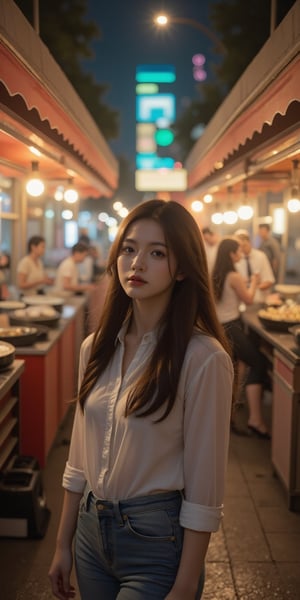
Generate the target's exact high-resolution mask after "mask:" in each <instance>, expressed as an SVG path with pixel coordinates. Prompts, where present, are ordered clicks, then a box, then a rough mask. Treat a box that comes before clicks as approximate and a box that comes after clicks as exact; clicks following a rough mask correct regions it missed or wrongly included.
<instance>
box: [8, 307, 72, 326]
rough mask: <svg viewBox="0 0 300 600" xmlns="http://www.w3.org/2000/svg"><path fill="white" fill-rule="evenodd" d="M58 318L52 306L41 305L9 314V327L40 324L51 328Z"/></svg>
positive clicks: (57, 313)
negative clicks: (22, 324)
mask: <svg viewBox="0 0 300 600" xmlns="http://www.w3.org/2000/svg"><path fill="white" fill-rule="evenodd" d="M60 317H61V315H60V313H59V312H57V311H56V310H55V308H53V306H49V305H47V304H42V305H37V306H27V307H26V308H20V309H19V310H15V311H13V312H12V313H10V315H9V320H10V324H11V325H18V324H19V323H24V324H28V323H41V324H44V325H48V326H49V327H51V326H55V325H56V324H57V323H58V321H59V319H60Z"/></svg>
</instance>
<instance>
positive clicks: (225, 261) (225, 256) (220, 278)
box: [212, 237, 240, 301]
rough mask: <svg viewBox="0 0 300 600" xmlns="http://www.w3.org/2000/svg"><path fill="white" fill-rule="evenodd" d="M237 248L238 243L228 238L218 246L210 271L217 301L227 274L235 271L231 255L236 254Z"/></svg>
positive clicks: (220, 296)
mask: <svg viewBox="0 0 300 600" xmlns="http://www.w3.org/2000/svg"><path fill="white" fill-rule="evenodd" d="M239 246H240V244H239V242H238V241H237V240H235V239H234V238H230V237H228V238H224V239H223V240H221V242H220V244H219V247H218V251H217V256H216V260H215V264H214V268H213V271H212V282H213V290H214V294H215V299H216V300H217V301H218V300H221V298H222V294H223V289H224V283H225V279H226V277H227V275H228V273H230V271H235V270H236V269H235V266H234V262H233V260H232V257H231V253H235V252H237V250H238V248H239Z"/></svg>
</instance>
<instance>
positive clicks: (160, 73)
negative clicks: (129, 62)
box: [136, 65, 176, 83]
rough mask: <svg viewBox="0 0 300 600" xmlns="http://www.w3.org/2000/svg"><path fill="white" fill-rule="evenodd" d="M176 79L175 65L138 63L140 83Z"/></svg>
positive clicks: (172, 81) (168, 81)
mask: <svg viewBox="0 0 300 600" xmlns="http://www.w3.org/2000/svg"><path fill="white" fill-rule="evenodd" d="M175 80H176V74H175V67H174V66H173V65H138V66H137V68H136V81H137V82H138V83H174V81H175Z"/></svg>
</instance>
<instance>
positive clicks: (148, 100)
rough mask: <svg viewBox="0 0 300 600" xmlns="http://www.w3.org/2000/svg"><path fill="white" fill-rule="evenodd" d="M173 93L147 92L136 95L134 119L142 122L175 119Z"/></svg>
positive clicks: (171, 120)
mask: <svg viewBox="0 0 300 600" xmlns="http://www.w3.org/2000/svg"><path fill="white" fill-rule="evenodd" d="M175 116H176V108H175V96H174V94H149V95H146V96H145V95H142V96H137V97H136V120H137V121H142V122H144V123H156V122H157V121H158V119H161V118H164V119H167V121H169V122H170V123H171V122H173V121H174V120H175Z"/></svg>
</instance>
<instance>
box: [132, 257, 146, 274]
mask: <svg viewBox="0 0 300 600" xmlns="http://www.w3.org/2000/svg"><path fill="white" fill-rule="evenodd" d="M144 266H145V263H144V257H143V255H142V253H141V252H138V253H137V254H136V255H135V257H134V259H133V261H132V268H133V269H134V270H137V271H142V270H143V269H144Z"/></svg>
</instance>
